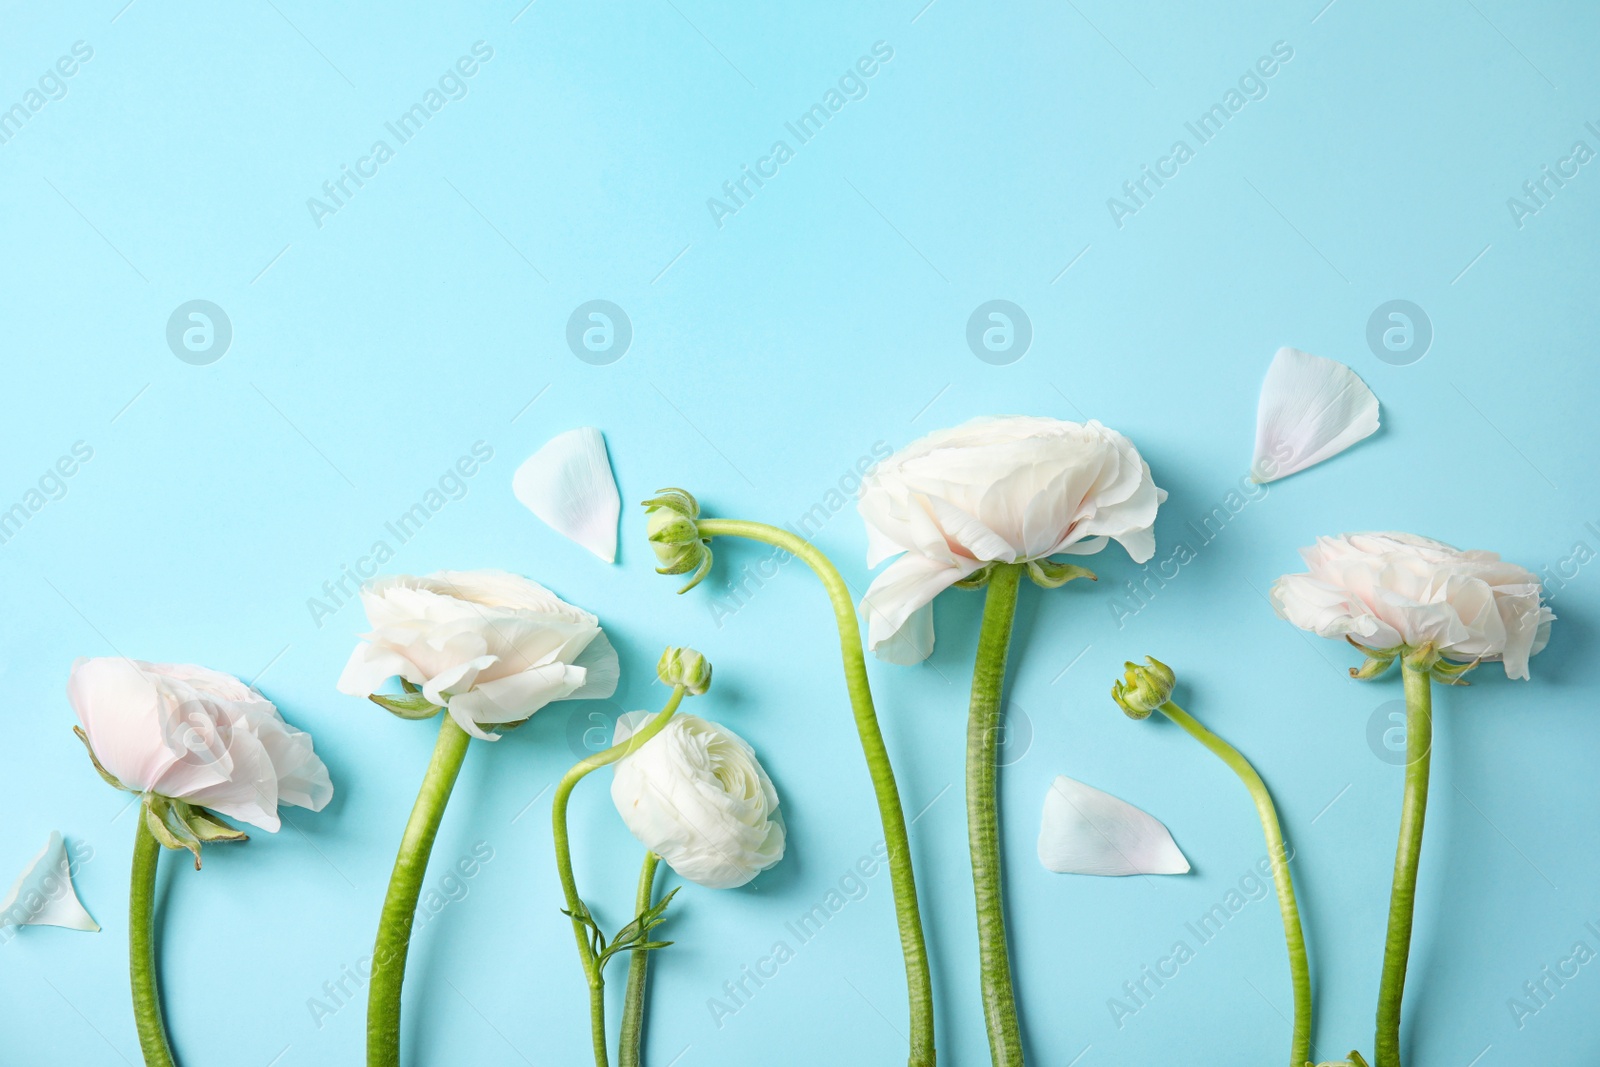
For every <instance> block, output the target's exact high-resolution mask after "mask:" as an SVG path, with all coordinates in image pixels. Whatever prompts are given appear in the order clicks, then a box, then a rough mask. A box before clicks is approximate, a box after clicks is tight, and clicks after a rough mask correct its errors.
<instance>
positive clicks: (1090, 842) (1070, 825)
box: [1039, 774, 1189, 876]
mask: <svg viewBox="0 0 1600 1067" xmlns="http://www.w3.org/2000/svg"><path fill="white" fill-rule="evenodd" d="M1039 862H1040V863H1042V864H1044V869H1045V870H1047V871H1054V872H1056V873H1057V874H1094V875H1102V876H1118V875H1127V874H1187V873H1189V861H1188V860H1187V859H1185V858H1184V855H1183V853H1182V852H1181V851H1179V849H1178V845H1177V843H1176V842H1175V841H1173V840H1172V834H1171V833H1169V832H1168V830H1167V828H1166V827H1165V826H1163V825H1162V824H1161V821H1160V820H1159V819H1156V818H1155V817H1154V816H1152V815H1149V814H1147V813H1146V812H1143V811H1140V810H1139V809H1138V808H1136V807H1134V806H1133V805H1132V804H1129V803H1128V802H1127V801H1125V800H1119V799H1117V798H1116V797H1114V796H1112V795H1111V794H1110V793H1105V792H1102V791H1100V790H1098V789H1096V788H1094V786H1091V785H1084V784H1083V783H1082V782H1079V781H1076V780H1074V779H1072V778H1068V777H1067V776H1066V775H1064V774H1063V775H1060V776H1058V777H1057V778H1056V780H1055V781H1054V782H1052V783H1051V784H1050V791H1049V792H1048V793H1046V794H1045V798H1044V818H1043V821H1042V822H1041V824H1040V827H1039Z"/></svg>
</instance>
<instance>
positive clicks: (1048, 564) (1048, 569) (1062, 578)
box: [1028, 559, 1100, 589]
mask: <svg viewBox="0 0 1600 1067" xmlns="http://www.w3.org/2000/svg"><path fill="white" fill-rule="evenodd" d="M1028 577H1029V578H1032V579H1033V584H1034V585H1037V586H1039V587H1040V588H1041V589H1060V588H1061V587H1062V586H1064V585H1066V584H1067V583H1068V582H1070V581H1072V580H1073V579H1074V578H1087V579H1089V580H1090V581H1091V582H1098V581H1099V580H1100V576H1099V575H1097V574H1095V572H1094V571H1092V570H1090V569H1089V568H1088V567H1080V566H1078V565H1077V564H1076V563H1062V562H1060V561H1059V560H1053V559H1030V560H1029V561H1028Z"/></svg>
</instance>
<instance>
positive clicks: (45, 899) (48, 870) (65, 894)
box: [0, 830, 100, 933]
mask: <svg viewBox="0 0 1600 1067" xmlns="http://www.w3.org/2000/svg"><path fill="white" fill-rule="evenodd" d="M7 926H61V927H65V928H66V929H68V930H83V931H86V932H90V933H96V932H98V931H99V929H100V924H99V923H97V922H95V921H94V917H93V916H91V915H90V914H89V913H88V912H87V911H86V910H84V907H83V902H82V901H80V900H79V899H78V893H77V890H75V889H74V888H73V885H72V865H71V864H70V863H69V862H68V861H67V848H66V843H65V842H64V841H63V840H62V838H61V834H60V832H59V831H56V830H52V831H50V840H48V841H46V842H45V845H44V848H42V849H40V850H39V854H38V855H37V856H35V857H33V860H32V862H30V863H29V864H28V866H27V867H25V868H24V869H23V871H22V873H21V874H20V875H18V876H17V880H16V881H15V882H13V883H12V885H11V892H9V893H7V894H6V895H5V899H3V900H0V929H4V928H5V927H7Z"/></svg>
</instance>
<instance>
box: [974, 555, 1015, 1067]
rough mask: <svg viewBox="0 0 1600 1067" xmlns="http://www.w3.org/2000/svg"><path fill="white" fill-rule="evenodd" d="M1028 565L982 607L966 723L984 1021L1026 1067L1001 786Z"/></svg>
mask: <svg viewBox="0 0 1600 1067" xmlns="http://www.w3.org/2000/svg"><path fill="white" fill-rule="evenodd" d="M1021 580H1022V567H1020V566H1018V565H1016V564H1007V563H1001V564H996V565H995V568H994V571H993V573H992V574H991V576H990V578H989V591H988V593H987V594H985V596H984V601H983V628H982V629H981V630H980V631H979V633H978V660H977V663H976V664H975V665H974V666H973V669H972V702H971V704H970V707H969V714H968V719H967V845H968V847H969V848H970V849H971V850H972V888H973V891H974V893H975V894H976V896H977V902H978V965H979V968H980V973H981V976H982V981H983V1016H984V1019H985V1021H986V1022H987V1023H988V1027H989V1056H990V1058H991V1059H992V1060H993V1061H994V1063H995V1065H996V1067H1021V1065H1022V1031H1021V1027H1020V1026H1019V1025H1018V1023H1017V1001H1016V996H1015V994H1013V993H1012V990H1011V954H1010V951H1009V949H1008V948H1007V945H1006V916H1005V894H1004V891H1003V886H1002V884H1001V883H1002V878H1001V866H1000V809H999V805H998V803H997V801H996V797H995V785H996V782H997V780H998V778H999V776H1000V768H999V765H998V763H997V756H998V753H999V744H1000V733H1001V723H1000V712H1001V696H1002V694H1003V692H1004V690H1005V682H1006V653H1007V652H1008V651H1009V649H1010V647H1011V624H1012V621H1013V619H1014V617H1015V616H1016V609H1017V586H1018V584H1019V583H1020V582H1021Z"/></svg>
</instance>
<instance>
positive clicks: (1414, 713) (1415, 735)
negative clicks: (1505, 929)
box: [1373, 649, 1435, 1067]
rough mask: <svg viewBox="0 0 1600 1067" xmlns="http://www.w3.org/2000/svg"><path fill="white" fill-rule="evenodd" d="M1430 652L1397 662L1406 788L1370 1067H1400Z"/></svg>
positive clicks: (1429, 724) (1423, 790)
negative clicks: (1400, 679) (1401, 694)
mask: <svg viewBox="0 0 1600 1067" xmlns="http://www.w3.org/2000/svg"><path fill="white" fill-rule="evenodd" d="M1434 658H1435V657H1434V655H1433V653H1432V650H1431V649H1424V650H1422V651H1420V652H1417V653H1409V654H1407V655H1406V656H1405V658H1404V659H1403V660H1402V661H1401V673H1402V674H1403V675H1404V677H1405V687H1406V784H1405V794H1404V799H1403V800H1402V801H1401V805H1400V843H1399V845H1398V847H1397V848H1396V849H1395V857H1394V887H1393V888H1392V889H1391V890H1390V892H1389V932H1388V934H1387V935H1386V936H1385V938H1384V943H1383V977H1382V978H1381V979H1380V980H1379V982H1378V1036H1377V1039H1376V1042H1375V1045H1376V1047H1375V1048H1374V1049H1373V1054H1374V1055H1373V1060H1374V1067H1400V1000H1401V997H1402V996H1403V994H1404V992H1405V985H1406V958H1407V956H1409V955H1410V952H1411V916H1412V912H1413V910H1414V909H1415V907H1416V903H1417V866H1418V861H1419V860H1420V859H1421V857H1422V822H1423V819H1424V817H1425V816H1426V815H1427V811H1428V764H1429V760H1430V756H1431V755H1432V748H1433V691H1432V679H1431V676H1430V674H1429V671H1430V668H1431V667H1432V661H1433V659H1434Z"/></svg>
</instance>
